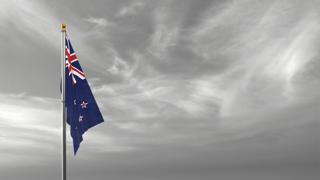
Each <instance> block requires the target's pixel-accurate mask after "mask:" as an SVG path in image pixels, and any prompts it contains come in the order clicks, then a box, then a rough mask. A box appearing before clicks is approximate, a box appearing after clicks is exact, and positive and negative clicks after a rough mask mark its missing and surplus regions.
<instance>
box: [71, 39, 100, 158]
mask: <svg viewBox="0 0 320 180" xmlns="http://www.w3.org/2000/svg"><path fill="white" fill-rule="evenodd" d="M65 43H66V45H65V54H66V71H65V72H66V75H65V77H66V79H65V107H66V111H67V119H66V120H67V123H68V124H69V125H70V131H71V137H72V139H73V149H74V154H76V153H77V151H78V149H79V147H80V143H81V142H82V140H83V139H82V135H83V134H84V133H85V132H86V131H87V130H88V129H90V128H91V127H93V126H95V125H97V124H100V123H102V122H103V121H104V120H103V117H102V115H101V112H100V110H99V108H98V105H97V103H96V101H95V99H94V97H93V94H92V92H91V89H90V86H89V84H88V81H87V79H86V76H85V74H84V72H83V70H82V68H81V66H80V63H79V61H78V58H77V56H76V54H75V52H74V50H73V48H72V45H71V42H70V39H69V38H68V37H67V36H66V38H65Z"/></svg>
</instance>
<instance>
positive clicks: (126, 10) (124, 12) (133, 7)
mask: <svg viewBox="0 0 320 180" xmlns="http://www.w3.org/2000/svg"><path fill="white" fill-rule="evenodd" d="M144 6H145V3H143V1H133V2H132V3H131V4H129V5H127V6H124V7H122V8H121V9H120V11H119V12H118V13H117V14H116V16H117V17H124V16H130V15H134V14H136V13H137V12H138V11H139V10H141V9H142V8H143V7H144Z"/></svg>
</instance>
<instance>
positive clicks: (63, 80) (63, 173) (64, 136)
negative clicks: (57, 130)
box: [61, 24, 67, 180]
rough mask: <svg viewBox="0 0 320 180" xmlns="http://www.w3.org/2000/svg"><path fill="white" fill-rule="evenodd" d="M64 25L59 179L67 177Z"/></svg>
mask: <svg viewBox="0 0 320 180" xmlns="http://www.w3.org/2000/svg"><path fill="white" fill-rule="evenodd" d="M65 36H66V25H65V24H61V78H62V81H61V102H62V107H61V109H62V144H61V145H62V162H61V163H62V168H61V170H62V173H61V175H62V176H61V179H62V180H66V179H67V176H66V175H67V172H66V171H67V167H66V165H67V156H66V113H65V78H66V77H65V76H66V73H65V71H66V68H65V67H66V55H65V49H66V48H65Z"/></svg>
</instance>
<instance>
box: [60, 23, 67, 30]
mask: <svg viewBox="0 0 320 180" xmlns="http://www.w3.org/2000/svg"><path fill="white" fill-rule="evenodd" d="M66 29H67V25H66V24H63V23H62V24H61V32H66Z"/></svg>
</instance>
